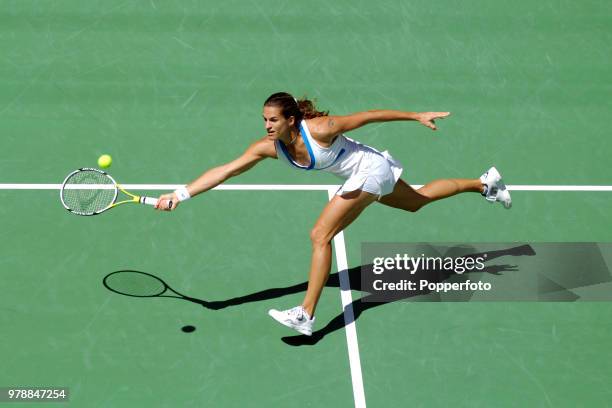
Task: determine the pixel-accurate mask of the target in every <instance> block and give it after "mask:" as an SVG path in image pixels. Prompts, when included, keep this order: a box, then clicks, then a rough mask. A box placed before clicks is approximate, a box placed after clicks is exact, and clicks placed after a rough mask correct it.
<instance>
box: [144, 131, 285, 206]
mask: <svg viewBox="0 0 612 408" xmlns="http://www.w3.org/2000/svg"><path fill="white" fill-rule="evenodd" d="M269 157H274V158H275V157H276V149H275V148H274V142H273V141H271V140H269V139H268V138H267V137H264V138H262V139H260V140H258V141H257V142H255V143H253V144H252V145H250V146H249V148H248V149H246V151H245V152H244V153H243V154H242V155H241V156H240V157H238V158H237V159H235V160H232V161H231V162H229V163H226V164H223V165H221V166H218V167H213V168H212V169H210V170H207V171H205V172H204V173H203V174H202V175H201V176H200V177H198V178H197V179H195V180H194V181H192V182H191V183H189V184H188V185H187V186H185V189H186V190H184V191H183V194H184V193H185V192H186V193H187V194H188V196H187V197H193V196H196V195H198V194H200V193H203V192H205V191H208V190H210V189H212V188H214V187H216V186H218V185H219V184H221V183H223V182H224V181H226V180H228V179H229V178H231V177H234V176H237V175H239V174H241V173H244V172H245V171H247V170H249V169H250V168H252V167H253V166H255V165H256V164H257V163H259V162H260V161H262V160H264V159H266V158H269ZM179 190H180V189H179ZM177 191H178V190H177ZM177 191H175V192H173V193H169V194H163V195H161V196H160V197H159V201H158V203H157V205H156V206H155V208H157V209H159V210H163V211H171V210H174V209H175V208H176V207H177V206H178V204H179V202H180V200H179V196H178V195H177ZM181 199H182V200H184V199H185V198H184V197H181ZM170 202H172V205H169V203H170Z"/></svg>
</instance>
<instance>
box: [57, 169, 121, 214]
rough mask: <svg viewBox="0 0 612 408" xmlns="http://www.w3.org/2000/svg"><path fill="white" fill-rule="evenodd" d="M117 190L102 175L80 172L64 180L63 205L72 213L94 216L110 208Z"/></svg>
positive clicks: (108, 179) (110, 181)
mask: <svg viewBox="0 0 612 408" xmlns="http://www.w3.org/2000/svg"><path fill="white" fill-rule="evenodd" d="M116 194H117V189H116V186H115V183H114V182H113V180H111V179H110V178H109V177H107V176H106V175H105V174H104V173H99V172H97V171H91V170H82V171H78V172H76V173H74V174H73V175H72V176H70V177H69V178H68V180H66V182H65V183H64V187H63V189H62V199H63V201H64V204H65V205H66V206H67V207H68V208H69V209H70V210H72V211H76V212H79V213H84V214H94V213H97V212H99V211H102V210H104V209H105V208H107V207H108V206H110V205H111V204H112V203H113V202H114V200H115V197H116Z"/></svg>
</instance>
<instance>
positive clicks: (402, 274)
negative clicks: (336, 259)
mask: <svg viewBox="0 0 612 408" xmlns="http://www.w3.org/2000/svg"><path fill="white" fill-rule="evenodd" d="M606 259H610V260H612V245H611V244H601V243H538V244H522V243H489V244H462V243H450V244H447V243H443V244H424V243H419V244H414V243H363V244H362V265H361V282H360V289H361V291H362V292H363V293H364V296H363V297H362V301H363V302H388V301H395V300H401V299H405V300H410V301H512V300H517V301H546V300H550V301H576V300H612V291H610V290H606V287H605V286H604V285H607V284H610V283H611V282H612V276H611V275H610V271H609V269H608V267H607V263H606ZM585 288H587V289H586V290H585Z"/></svg>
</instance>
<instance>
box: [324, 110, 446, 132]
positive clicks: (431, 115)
mask: <svg viewBox="0 0 612 408" xmlns="http://www.w3.org/2000/svg"><path fill="white" fill-rule="evenodd" d="M448 115H450V112H405V111H398V110H370V111H366V112H358V113H354V114H352V115H344V116H323V117H320V118H317V120H318V123H317V124H316V131H317V133H318V134H320V135H322V136H323V135H326V136H329V137H332V138H333V137H334V136H336V135H338V134H340V133H344V132H348V131H351V130H354V129H357V128H360V127H362V126H365V125H367V124H368V123H374V122H391V121H397V120H415V121H417V122H419V123H421V124H422V125H424V126H427V127H428V128H430V129H432V130H436V129H437V128H436V124H435V120H436V119H443V118H445V117H447V116H448Z"/></svg>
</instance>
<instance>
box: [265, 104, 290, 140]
mask: <svg viewBox="0 0 612 408" xmlns="http://www.w3.org/2000/svg"><path fill="white" fill-rule="evenodd" d="M263 119H264V125H265V127H266V132H267V133H268V137H269V138H271V139H275V140H276V139H278V138H280V137H282V136H285V135H287V134H289V132H290V130H291V127H292V126H293V124H294V123H295V119H294V118H293V116H290V117H289V118H288V119H287V118H285V117H284V116H283V113H282V110H281V108H279V107H277V106H264V108H263Z"/></svg>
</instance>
